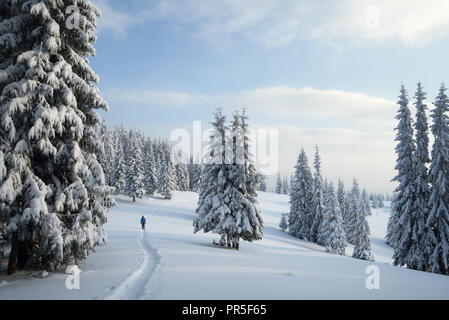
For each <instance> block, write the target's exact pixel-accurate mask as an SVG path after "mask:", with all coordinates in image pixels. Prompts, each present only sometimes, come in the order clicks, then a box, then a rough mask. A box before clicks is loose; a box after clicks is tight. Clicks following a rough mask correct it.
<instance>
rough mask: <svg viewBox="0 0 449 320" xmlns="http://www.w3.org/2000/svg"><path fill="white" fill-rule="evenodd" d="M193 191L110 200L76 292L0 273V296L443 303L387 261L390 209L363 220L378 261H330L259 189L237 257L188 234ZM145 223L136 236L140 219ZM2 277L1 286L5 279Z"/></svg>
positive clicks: (432, 288) (446, 280) (432, 285)
mask: <svg viewBox="0 0 449 320" xmlns="http://www.w3.org/2000/svg"><path fill="white" fill-rule="evenodd" d="M196 201H197V194H195V193H189V192H177V193H175V196H174V198H173V200H171V201H167V200H163V199H159V198H158V197H147V198H145V199H142V200H137V202H136V203H133V202H132V201H130V199H129V198H127V197H124V196H118V197H117V206H116V207H115V208H113V209H112V210H111V211H110V213H109V218H108V223H107V225H106V226H105V229H106V231H107V233H108V238H109V242H108V244H107V245H106V246H104V247H100V248H98V250H97V252H96V253H94V254H92V255H91V256H90V257H89V259H88V260H87V261H86V263H84V264H83V265H82V266H80V267H81V269H82V272H81V275H80V286H81V288H80V290H68V289H66V286H65V282H66V277H67V275H66V274H64V273H62V272H61V273H52V274H50V275H49V277H48V278H46V279H38V278H33V277H31V276H30V275H29V272H28V273H27V272H22V273H21V274H18V275H15V276H13V277H8V276H5V275H2V276H1V277H0V299H448V298H449V277H446V276H441V275H435V274H431V273H424V272H418V271H412V270H407V269H405V268H398V267H394V266H392V265H391V262H392V259H391V257H392V255H393V251H392V249H391V248H390V247H388V246H387V245H386V244H385V242H384V240H383V238H384V236H385V230H386V224H387V220H388V215H389V209H388V208H384V209H373V215H372V216H370V217H369V218H368V220H369V224H370V227H371V232H372V237H371V239H372V245H373V252H374V255H375V259H376V262H374V263H371V262H367V261H362V260H357V259H353V258H351V257H350V255H351V253H352V248H351V247H348V248H347V250H346V253H347V256H337V255H330V254H327V253H325V252H324V249H323V248H322V247H320V246H318V245H316V244H313V243H308V242H304V241H301V240H298V239H295V238H292V237H290V236H288V235H287V234H286V233H284V232H282V231H281V230H280V229H279V228H278V224H279V220H280V217H281V214H282V213H286V212H288V208H289V206H288V197H287V196H284V195H277V194H272V193H263V192H261V193H260V196H259V201H260V204H261V209H262V215H263V218H264V223H265V230H264V233H265V236H264V239H263V240H262V241H257V242H254V243H247V242H242V243H241V248H240V251H234V250H229V249H224V248H220V247H217V246H214V245H213V244H212V239H214V238H215V239H217V240H218V236H217V235H213V234H203V233H201V234H200V233H199V234H196V235H194V234H193V233H192V232H193V226H192V220H193V216H194V209H195V206H196ZM142 215H144V216H147V217H148V223H147V230H146V232H142V231H141V230H140V226H139V220H140V217H141V216H142ZM373 264H374V265H376V266H378V267H379V269H380V289H379V290H368V289H367V288H366V286H365V281H366V278H367V277H368V274H366V273H365V270H366V268H367V267H368V266H370V265H373ZM4 281H7V283H5V282H4Z"/></svg>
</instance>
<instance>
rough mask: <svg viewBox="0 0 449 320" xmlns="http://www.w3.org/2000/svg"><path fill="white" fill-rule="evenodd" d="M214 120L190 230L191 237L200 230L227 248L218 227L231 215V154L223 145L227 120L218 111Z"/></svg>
mask: <svg viewBox="0 0 449 320" xmlns="http://www.w3.org/2000/svg"><path fill="white" fill-rule="evenodd" d="M214 117H215V121H214V122H213V123H212V126H213V132H212V133H211V136H210V141H209V145H208V155H207V156H206V157H205V159H204V170H203V174H202V177H201V185H200V193H199V197H198V206H197V208H196V216H195V219H194V221H193V226H194V233H197V232H199V231H200V230H203V231H204V232H214V233H217V234H219V235H221V236H222V237H221V241H220V244H221V245H227V240H228V239H227V235H226V233H225V232H223V230H222V229H221V227H222V224H223V222H224V221H225V219H226V218H227V216H228V215H229V214H230V212H231V210H230V209H229V207H228V204H227V201H225V197H227V195H226V190H227V189H228V187H229V180H228V170H229V168H228V164H226V152H232V150H229V149H228V148H226V147H229V144H226V130H227V127H226V117H225V116H224V115H223V114H222V111H221V109H219V108H217V110H216V112H215V114H214ZM228 154H229V153H228Z"/></svg>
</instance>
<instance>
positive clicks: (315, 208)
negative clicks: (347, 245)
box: [309, 146, 324, 244]
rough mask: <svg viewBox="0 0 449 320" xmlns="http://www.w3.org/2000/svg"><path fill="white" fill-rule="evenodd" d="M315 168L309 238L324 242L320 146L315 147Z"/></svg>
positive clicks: (320, 242)
mask: <svg viewBox="0 0 449 320" xmlns="http://www.w3.org/2000/svg"><path fill="white" fill-rule="evenodd" d="M313 166H314V168H315V172H314V176H313V200H312V219H313V220H312V227H311V229H310V235H309V239H310V241H313V242H318V243H319V244H323V243H322V241H321V239H323V238H322V237H321V236H322V235H323V234H322V227H324V226H321V222H322V218H323V209H324V190H323V177H322V176H321V158H320V153H319V149H318V146H316V147H315V159H314V162H313Z"/></svg>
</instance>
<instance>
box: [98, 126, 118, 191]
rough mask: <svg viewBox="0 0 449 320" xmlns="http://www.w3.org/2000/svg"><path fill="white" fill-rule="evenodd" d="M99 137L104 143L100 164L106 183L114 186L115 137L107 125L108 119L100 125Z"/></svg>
mask: <svg viewBox="0 0 449 320" xmlns="http://www.w3.org/2000/svg"><path fill="white" fill-rule="evenodd" d="M99 135H100V139H101V142H102V143H103V149H102V152H100V153H99V154H98V162H99V163H100V164H101V166H102V168H103V172H104V177H105V182H106V184H107V185H112V175H113V172H114V163H115V150H114V143H113V135H112V133H111V131H110V130H109V128H108V126H107V124H106V118H103V121H102V123H101V125H100V129H99Z"/></svg>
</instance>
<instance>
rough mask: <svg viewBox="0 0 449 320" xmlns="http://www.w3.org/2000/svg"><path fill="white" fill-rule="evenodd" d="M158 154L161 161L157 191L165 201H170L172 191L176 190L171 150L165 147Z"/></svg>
mask: <svg viewBox="0 0 449 320" xmlns="http://www.w3.org/2000/svg"><path fill="white" fill-rule="evenodd" d="M160 152H161V153H160V155H161V159H162V160H161V167H160V170H159V176H158V187H157V189H158V192H159V193H160V194H161V195H162V196H164V198H165V199H166V200H170V199H171V198H172V197H173V191H174V190H175V189H176V186H175V176H174V175H175V172H174V165H173V161H172V157H171V149H170V147H168V146H167V145H166V146H164V147H163V150H161V151H160Z"/></svg>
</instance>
